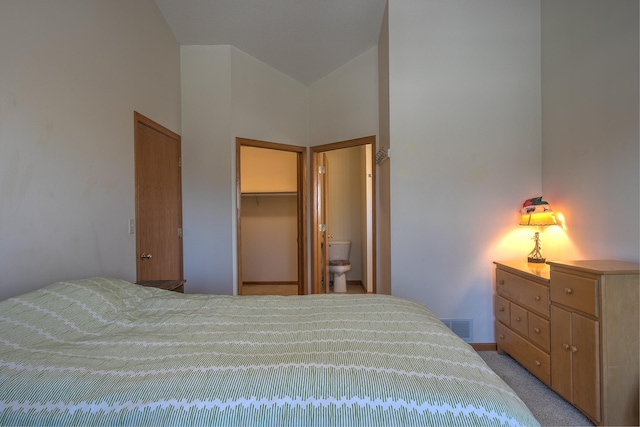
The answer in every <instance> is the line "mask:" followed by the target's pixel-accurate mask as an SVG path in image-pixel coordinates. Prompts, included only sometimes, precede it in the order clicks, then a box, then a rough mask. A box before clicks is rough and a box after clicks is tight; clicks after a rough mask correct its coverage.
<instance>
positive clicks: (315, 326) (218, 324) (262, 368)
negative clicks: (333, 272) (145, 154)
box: [0, 278, 538, 426]
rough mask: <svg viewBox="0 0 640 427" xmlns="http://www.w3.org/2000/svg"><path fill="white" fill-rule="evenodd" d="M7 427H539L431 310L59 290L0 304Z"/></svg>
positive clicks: (372, 300)
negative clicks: (415, 426) (492, 426)
mask: <svg viewBox="0 0 640 427" xmlns="http://www.w3.org/2000/svg"><path fill="white" fill-rule="evenodd" d="M0 425H3V426H4V425H10V426H13V425H28V426H36V425H85V426H107V425H110V426H112V425H125V426H163V425H168V426H189V425H194V426H209V425H215V426H339V425H340V426H342V425H345V426H413V425H419V426H437V425H455V426H462V425H526V426H534V425H538V422H537V421H536V420H535V418H534V417H533V416H532V415H531V413H530V412H529V410H528V409H527V407H526V406H525V405H524V404H523V403H522V401H521V400H520V399H519V398H518V396H517V395H516V394H515V393H514V392H513V391H512V390H511V389H510V388H509V387H508V386H507V385H506V384H505V383H504V382H503V381H502V380H501V379H500V378H499V377H498V376H497V375H496V374H494V373H493V372H492V371H491V370H490V369H489V368H488V367H487V365H486V364H485V363H484V362H483V361H482V359H481V358H480V357H479V356H478V355H477V354H476V353H475V352H474V351H473V349H472V348H471V347H470V346H469V345H467V344H466V343H464V342H463V341H461V340H460V339H459V338H458V337H457V336H455V335H454V334H452V333H451V332H450V331H449V329H447V327H446V326H444V325H443V324H442V323H441V322H440V321H439V320H438V319H436V318H435V317H434V316H433V315H432V314H431V313H430V312H429V311H428V310H427V309H426V308H425V307H424V306H422V305H420V304H418V303H415V302H411V301H408V300H404V299H400V298H395V297H390V296H384V295H311V296H299V297H277V296H260V297H231V296H215V295H190V294H186V295H183V294H178V293H174V292H168V291H164V290H160V289H155V288H146V287H142V286H138V285H134V284H131V283H129V282H125V281H122V280H115V279H105V278H92V279H86V280H78V281H69V282H59V283H55V284H53V285H50V286H48V287H46V288H43V289H40V290H37V291H34V292H31V293H28V294H25V295H22V296H19V297H16V298H11V299H8V300H6V301H2V302H0Z"/></svg>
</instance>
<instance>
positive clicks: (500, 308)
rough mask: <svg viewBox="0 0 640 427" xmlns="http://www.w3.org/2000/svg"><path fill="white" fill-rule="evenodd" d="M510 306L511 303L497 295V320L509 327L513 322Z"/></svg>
mask: <svg viewBox="0 0 640 427" xmlns="http://www.w3.org/2000/svg"><path fill="white" fill-rule="evenodd" d="M509 306H510V304H509V301H507V300H506V299H504V298H502V297H501V296H499V295H496V302H495V310H496V312H495V315H496V320H497V321H499V322H502V323H504V324H505V325H507V326H509V324H510V321H511V310H510V307H509Z"/></svg>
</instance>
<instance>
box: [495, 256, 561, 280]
mask: <svg viewBox="0 0 640 427" xmlns="http://www.w3.org/2000/svg"><path fill="white" fill-rule="evenodd" d="M494 264H496V265H497V266H500V267H503V268H506V269H507V270H516V271H518V272H522V273H526V274H529V275H531V276H535V277H539V278H541V279H544V280H546V281H549V278H550V272H549V266H548V265H547V264H542V263H540V264H538V263H533V262H527V261H494Z"/></svg>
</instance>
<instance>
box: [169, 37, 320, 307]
mask: <svg viewBox="0 0 640 427" xmlns="http://www.w3.org/2000/svg"><path fill="white" fill-rule="evenodd" d="M181 57H182V103H183V126H184V132H183V135H182V150H183V187H184V190H183V211H184V233H185V236H184V256H185V278H186V279H187V285H186V286H185V291H186V292H189V293H192V292H200V293H218V294H232V293H234V292H237V283H236V281H237V246H236V245H237V243H236V240H237V236H236V189H235V186H236V175H235V174H236V171H235V164H236V159H235V150H236V140H235V138H236V137H242V138H250V139H260V140H263V141H270V142H278V143H283V144H292V145H299V146H306V145H307V131H306V130H307V126H308V116H307V108H306V105H307V96H308V91H307V88H306V86H304V85H302V84H301V83H299V82H297V81H295V80H293V79H292V78H290V77H288V76H286V75H284V74H282V73H280V72H278V71H276V70H274V69H273V68H271V67H269V66H267V65H265V64H264V63H262V62H260V61H258V60H256V59H255V58H252V57H250V56H249V55H246V54H245V53H243V52H241V51H239V50H237V49H235V48H234V47H231V46H182V48H181Z"/></svg>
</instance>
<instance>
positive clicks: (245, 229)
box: [236, 138, 308, 295]
mask: <svg viewBox="0 0 640 427" xmlns="http://www.w3.org/2000/svg"><path fill="white" fill-rule="evenodd" d="M236 163H237V164H236V187H237V188H236V191H237V196H236V197H237V246H238V295H304V294H307V292H308V291H307V262H306V258H307V249H306V244H307V243H306V242H307V239H306V228H307V227H306V224H307V222H306V191H305V167H306V148H304V147H298V146H293V145H286V144H277V143H273V142H266V141H257V140H250V139H244V138H236Z"/></svg>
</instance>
